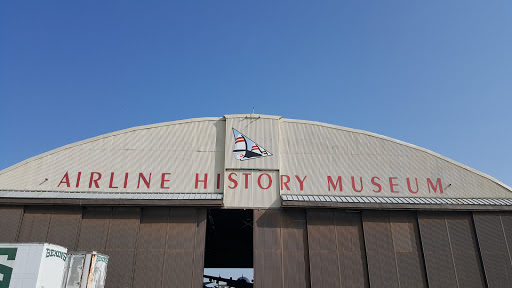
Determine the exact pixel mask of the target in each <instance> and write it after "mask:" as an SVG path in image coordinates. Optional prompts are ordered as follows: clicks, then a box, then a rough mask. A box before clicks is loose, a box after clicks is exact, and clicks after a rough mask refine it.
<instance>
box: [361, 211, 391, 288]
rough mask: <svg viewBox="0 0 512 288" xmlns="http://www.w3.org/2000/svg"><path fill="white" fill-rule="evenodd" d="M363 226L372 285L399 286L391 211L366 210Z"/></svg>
mask: <svg viewBox="0 0 512 288" xmlns="http://www.w3.org/2000/svg"><path fill="white" fill-rule="evenodd" d="M363 228H364V240H365V245H366V257H367V259H368V276H369V279H370V285H371V287H399V279H398V269H397V259H396V255H395V253H394V252H395V251H394V247H393V236H392V234H391V227H390V225H389V212H387V211H365V212H364V213H363Z"/></svg>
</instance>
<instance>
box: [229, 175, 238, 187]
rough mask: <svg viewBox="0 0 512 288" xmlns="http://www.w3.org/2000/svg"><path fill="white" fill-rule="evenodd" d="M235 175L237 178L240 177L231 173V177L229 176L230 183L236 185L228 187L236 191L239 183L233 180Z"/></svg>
mask: <svg viewBox="0 0 512 288" xmlns="http://www.w3.org/2000/svg"><path fill="white" fill-rule="evenodd" d="M233 174H235V176H238V175H236V173H229V175H228V180H229V181H231V182H233V185H234V186H233V187H231V186H228V187H229V188H231V189H235V188H236V187H237V186H238V181H236V180H235V179H233V177H232V176H233Z"/></svg>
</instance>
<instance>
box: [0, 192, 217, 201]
mask: <svg viewBox="0 0 512 288" xmlns="http://www.w3.org/2000/svg"><path fill="white" fill-rule="evenodd" d="M0 198H13V199H15V198H23V199H26V198H44V199H52V198H55V199H84V200H86V199H87V200H88V199H116V200H117V199H126V200H166V199H176V200H204V199H212V200H219V199H222V198H223V197H222V193H129V192H127V193H102V192H60V191H9V190H0Z"/></svg>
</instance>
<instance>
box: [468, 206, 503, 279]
mask: <svg viewBox="0 0 512 288" xmlns="http://www.w3.org/2000/svg"><path fill="white" fill-rule="evenodd" d="M473 219H474V223H475V230H476V235H477V238H478V243H479V246H480V254H481V255H482V262H483V266H484V270H485V276H486V279H487V285H488V287H490V288H493V287H506V286H508V285H511V283H512V259H511V257H510V256H511V255H510V251H509V247H510V244H512V243H508V242H510V239H507V238H506V236H505V230H506V228H505V227H504V225H503V223H502V216H501V213H496V212H473ZM507 228H508V229H510V228H512V227H507Z"/></svg>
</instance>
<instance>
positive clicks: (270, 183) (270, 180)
mask: <svg viewBox="0 0 512 288" xmlns="http://www.w3.org/2000/svg"><path fill="white" fill-rule="evenodd" d="M263 175H266V176H267V177H268V185H267V187H265V188H263V186H261V177H263ZM258 186H260V188H261V189H263V190H266V189H268V188H270V186H272V177H270V175H268V174H267V173H263V174H261V175H260V176H258Z"/></svg>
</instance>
